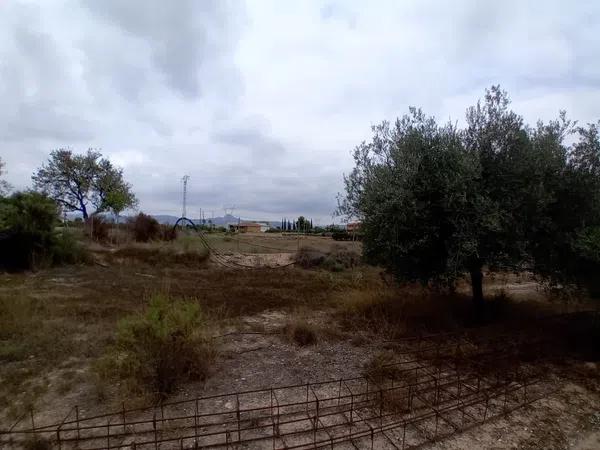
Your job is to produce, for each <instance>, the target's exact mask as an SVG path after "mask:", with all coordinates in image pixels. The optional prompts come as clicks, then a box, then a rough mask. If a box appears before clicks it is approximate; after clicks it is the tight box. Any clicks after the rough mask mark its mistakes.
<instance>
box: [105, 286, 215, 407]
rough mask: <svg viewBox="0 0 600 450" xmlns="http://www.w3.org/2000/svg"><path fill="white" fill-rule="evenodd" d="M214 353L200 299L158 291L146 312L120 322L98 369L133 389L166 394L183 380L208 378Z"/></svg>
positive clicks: (108, 377)
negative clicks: (179, 298) (167, 294)
mask: <svg viewBox="0 0 600 450" xmlns="http://www.w3.org/2000/svg"><path fill="white" fill-rule="evenodd" d="M214 356H215V351H214V348H213V346H212V341H211V339H210V336H209V334H208V332H207V321H206V318H205V317H204V316H203V314H202V311H201V310H200V306H199V305H198V303H197V302H196V301H183V300H171V299H169V298H167V297H164V296H155V297H154V298H152V300H151V302H150V304H149V306H148V308H147V310H146V311H144V312H143V313H141V314H136V315H132V316H130V317H126V318H124V319H122V320H121V321H120V322H119V324H118V330H117V336H116V341H115V343H114V345H113V346H112V348H110V349H109V351H108V353H107V354H106V355H105V356H104V357H103V358H102V360H101V361H100V363H99V364H98V366H97V370H98V371H99V373H100V376H101V377H102V378H103V379H116V380H120V381H121V382H124V383H125V385H126V387H127V388H128V390H130V391H138V392H148V391H149V392H151V393H153V394H156V395H158V396H161V397H164V396H165V395H167V394H169V393H171V392H173V389H174V388H175V387H176V385H177V383H178V382H180V381H188V380H203V379H205V378H206V377H207V375H208V371H209V368H210V366H211V364H212V361H213V359H214Z"/></svg>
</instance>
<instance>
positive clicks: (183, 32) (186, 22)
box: [85, 0, 239, 97]
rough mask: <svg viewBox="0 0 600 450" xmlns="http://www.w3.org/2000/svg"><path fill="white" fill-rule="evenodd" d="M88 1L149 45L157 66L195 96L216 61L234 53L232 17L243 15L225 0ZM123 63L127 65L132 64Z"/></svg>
mask: <svg viewBox="0 0 600 450" xmlns="http://www.w3.org/2000/svg"><path fill="white" fill-rule="evenodd" d="M85 4H86V6H87V7H88V8H89V9H90V11H92V12H93V13H94V14H95V15H97V16H98V17H102V18H103V19H105V20H106V21H107V22H108V23H109V24H112V25H116V26H117V27H119V28H120V29H121V30H123V31H124V32H125V33H126V35H130V36H133V37H136V38H138V39H140V40H142V41H143V42H144V43H145V44H147V45H148V46H149V48H150V52H151V54H152V59H153V61H154V64H155V65H156V67H157V68H158V69H159V70H160V71H161V72H162V73H163V74H164V76H165V77H166V80H167V82H168V83H169V84H170V86H171V87H172V88H173V89H175V90H176V91H178V92H179V93H180V94H182V95H184V96H189V97H198V96H199V95H200V94H201V93H202V90H203V86H202V85H201V81H200V79H201V77H202V76H203V75H205V74H206V73H208V72H210V70H211V68H210V64H214V62H215V60H217V61H218V60H219V59H220V58H222V57H223V54H226V53H229V52H230V50H231V45H232V41H234V40H235V35H237V33H238V31H237V30H236V29H235V27H232V26H231V25H232V24H231V22H232V21H231V17H230V16H228V15H229V14H232V13H236V14H237V12H236V10H234V9H233V8H231V6H230V5H231V4H230V3H229V2H224V1H219V0H209V1H194V0H184V1H178V2H176V3H171V2H166V1H163V0H135V1H125V2H124V1H121V0H104V1H102V2H98V1H86V2H85ZM238 9H239V8H238ZM115 50H116V49H115ZM122 67H125V68H127V65H126V63H124V64H123V65H122ZM113 69H115V70H118V67H115V68H113ZM125 78H127V74H125ZM138 81H139V80H138Z"/></svg>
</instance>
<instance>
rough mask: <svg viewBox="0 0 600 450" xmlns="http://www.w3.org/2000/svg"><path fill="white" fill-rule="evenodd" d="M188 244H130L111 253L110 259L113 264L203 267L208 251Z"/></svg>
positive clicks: (181, 242)
mask: <svg viewBox="0 0 600 450" xmlns="http://www.w3.org/2000/svg"><path fill="white" fill-rule="evenodd" d="M186 242H187V241H180V242H178V243H170V242H166V243H165V242H153V243H149V244H129V245H127V246H125V247H121V248H119V249H117V250H116V251H114V252H112V253H110V259H111V260H112V261H113V262H120V263H125V264H132V263H143V264H148V265H151V266H170V265H174V264H182V265H187V266H192V267H198V266H201V265H203V264H204V263H205V262H206V261H207V260H208V256H209V253H208V250H207V249H206V248H204V247H203V246H201V245H191V244H186Z"/></svg>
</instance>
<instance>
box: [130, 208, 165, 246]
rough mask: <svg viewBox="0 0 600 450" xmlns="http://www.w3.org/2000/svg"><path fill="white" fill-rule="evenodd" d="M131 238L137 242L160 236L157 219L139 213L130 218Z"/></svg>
mask: <svg viewBox="0 0 600 450" xmlns="http://www.w3.org/2000/svg"><path fill="white" fill-rule="evenodd" d="M131 230H132V232H133V238H134V239H135V240H136V241H137V242H148V241H153V240H156V239H158V238H159V237H160V234H161V228H160V224H159V223H158V221H157V220H156V219H155V218H154V217H152V216H149V215H147V214H144V213H139V214H138V215H137V216H135V217H134V218H133V219H131Z"/></svg>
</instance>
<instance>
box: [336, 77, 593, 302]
mask: <svg viewBox="0 0 600 450" xmlns="http://www.w3.org/2000/svg"><path fill="white" fill-rule="evenodd" d="M509 105H510V101H509V97H508V96H507V94H506V92H504V91H502V90H501V89H500V88H499V87H498V86H494V87H492V88H491V89H489V90H487V91H486V94H485V98H484V99H483V101H480V102H478V103H477V104H476V105H475V106H473V107H470V108H468V110H467V112H466V126H465V127H464V128H458V127H457V126H456V125H454V124H452V123H447V124H438V123H437V122H436V121H435V119H434V118H432V117H428V116H426V115H425V114H424V113H423V112H422V111H421V110H420V109H415V108H411V109H410V110H409V113H408V114H407V115H405V116H403V117H402V118H401V119H398V120H396V122H395V123H394V124H390V123H388V122H383V123H382V124H380V125H377V126H375V127H373V137H372V139H371V141H370V142H364V143H362V144H361V145H359V146H358V147H356V149H355V150H354V154H353V156H354V162H355V167H354V169H353V171H352V172H351V173H350V174H349V175H348V176H346V177H344V181H345V193H344V194H342V195H340V196H339V199H338V201H339V208H338V211H339V213H340V214H344V215H346V216H348V217H352V218H358V219H360V220H361V221H362V231H363V233H364V239H363V243H364V254H365V257H366V259H367V260H369V261H371V262H373V263H377V264H382V265H383V266H385V267H387V268H388V269H389V270H390V271H391V272H393V273H394V274H395V275H396V277H397V278H399V279H402V280H406V279H408V280H420V281H422V282H424V283H432V282H433V283H437V284H442V285H453V283H454V281H455V280H456V279H457V278H459V277H461V276H462V275H463V274H464V273H465V272H466V273H469V274H470V277H471V282H472V286H473V298H474V300H475V302H476V304H478V305H481V304H482V302H483V290H482V279H483V275H482V269H483V268H484V267H489V268H490V269H511V270H530V271H533V272H534V273H535V274H538V275H541V276H543V277H545V278H546V279H548V280H550V281H552V282H555V283H575V284H579V285H585V286H587V287H588V288H590V289H591V290H592V291H596V292H598V291H600V284H599V282H598V278H597V274H598V273H600V139H599V127H600V123H598V124H590V125H586V126H579V125H578V124H577V123H576V122H573V121H570V120H568V119H567V117H566V114H565V113H564V112H561V113H560V115H559V116H558V117H557V119H555V120H551V121H549V122H547V123H544V122H542V121H538V122H537V123H536V124H535V125H534V126H530V125H528V124H526V123H525V121H524V120H523V118H522V117H521V116H520V115H518V114H517V113H516V112H514V111H512V110H511V109H510V107H509Z"/></svg>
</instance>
